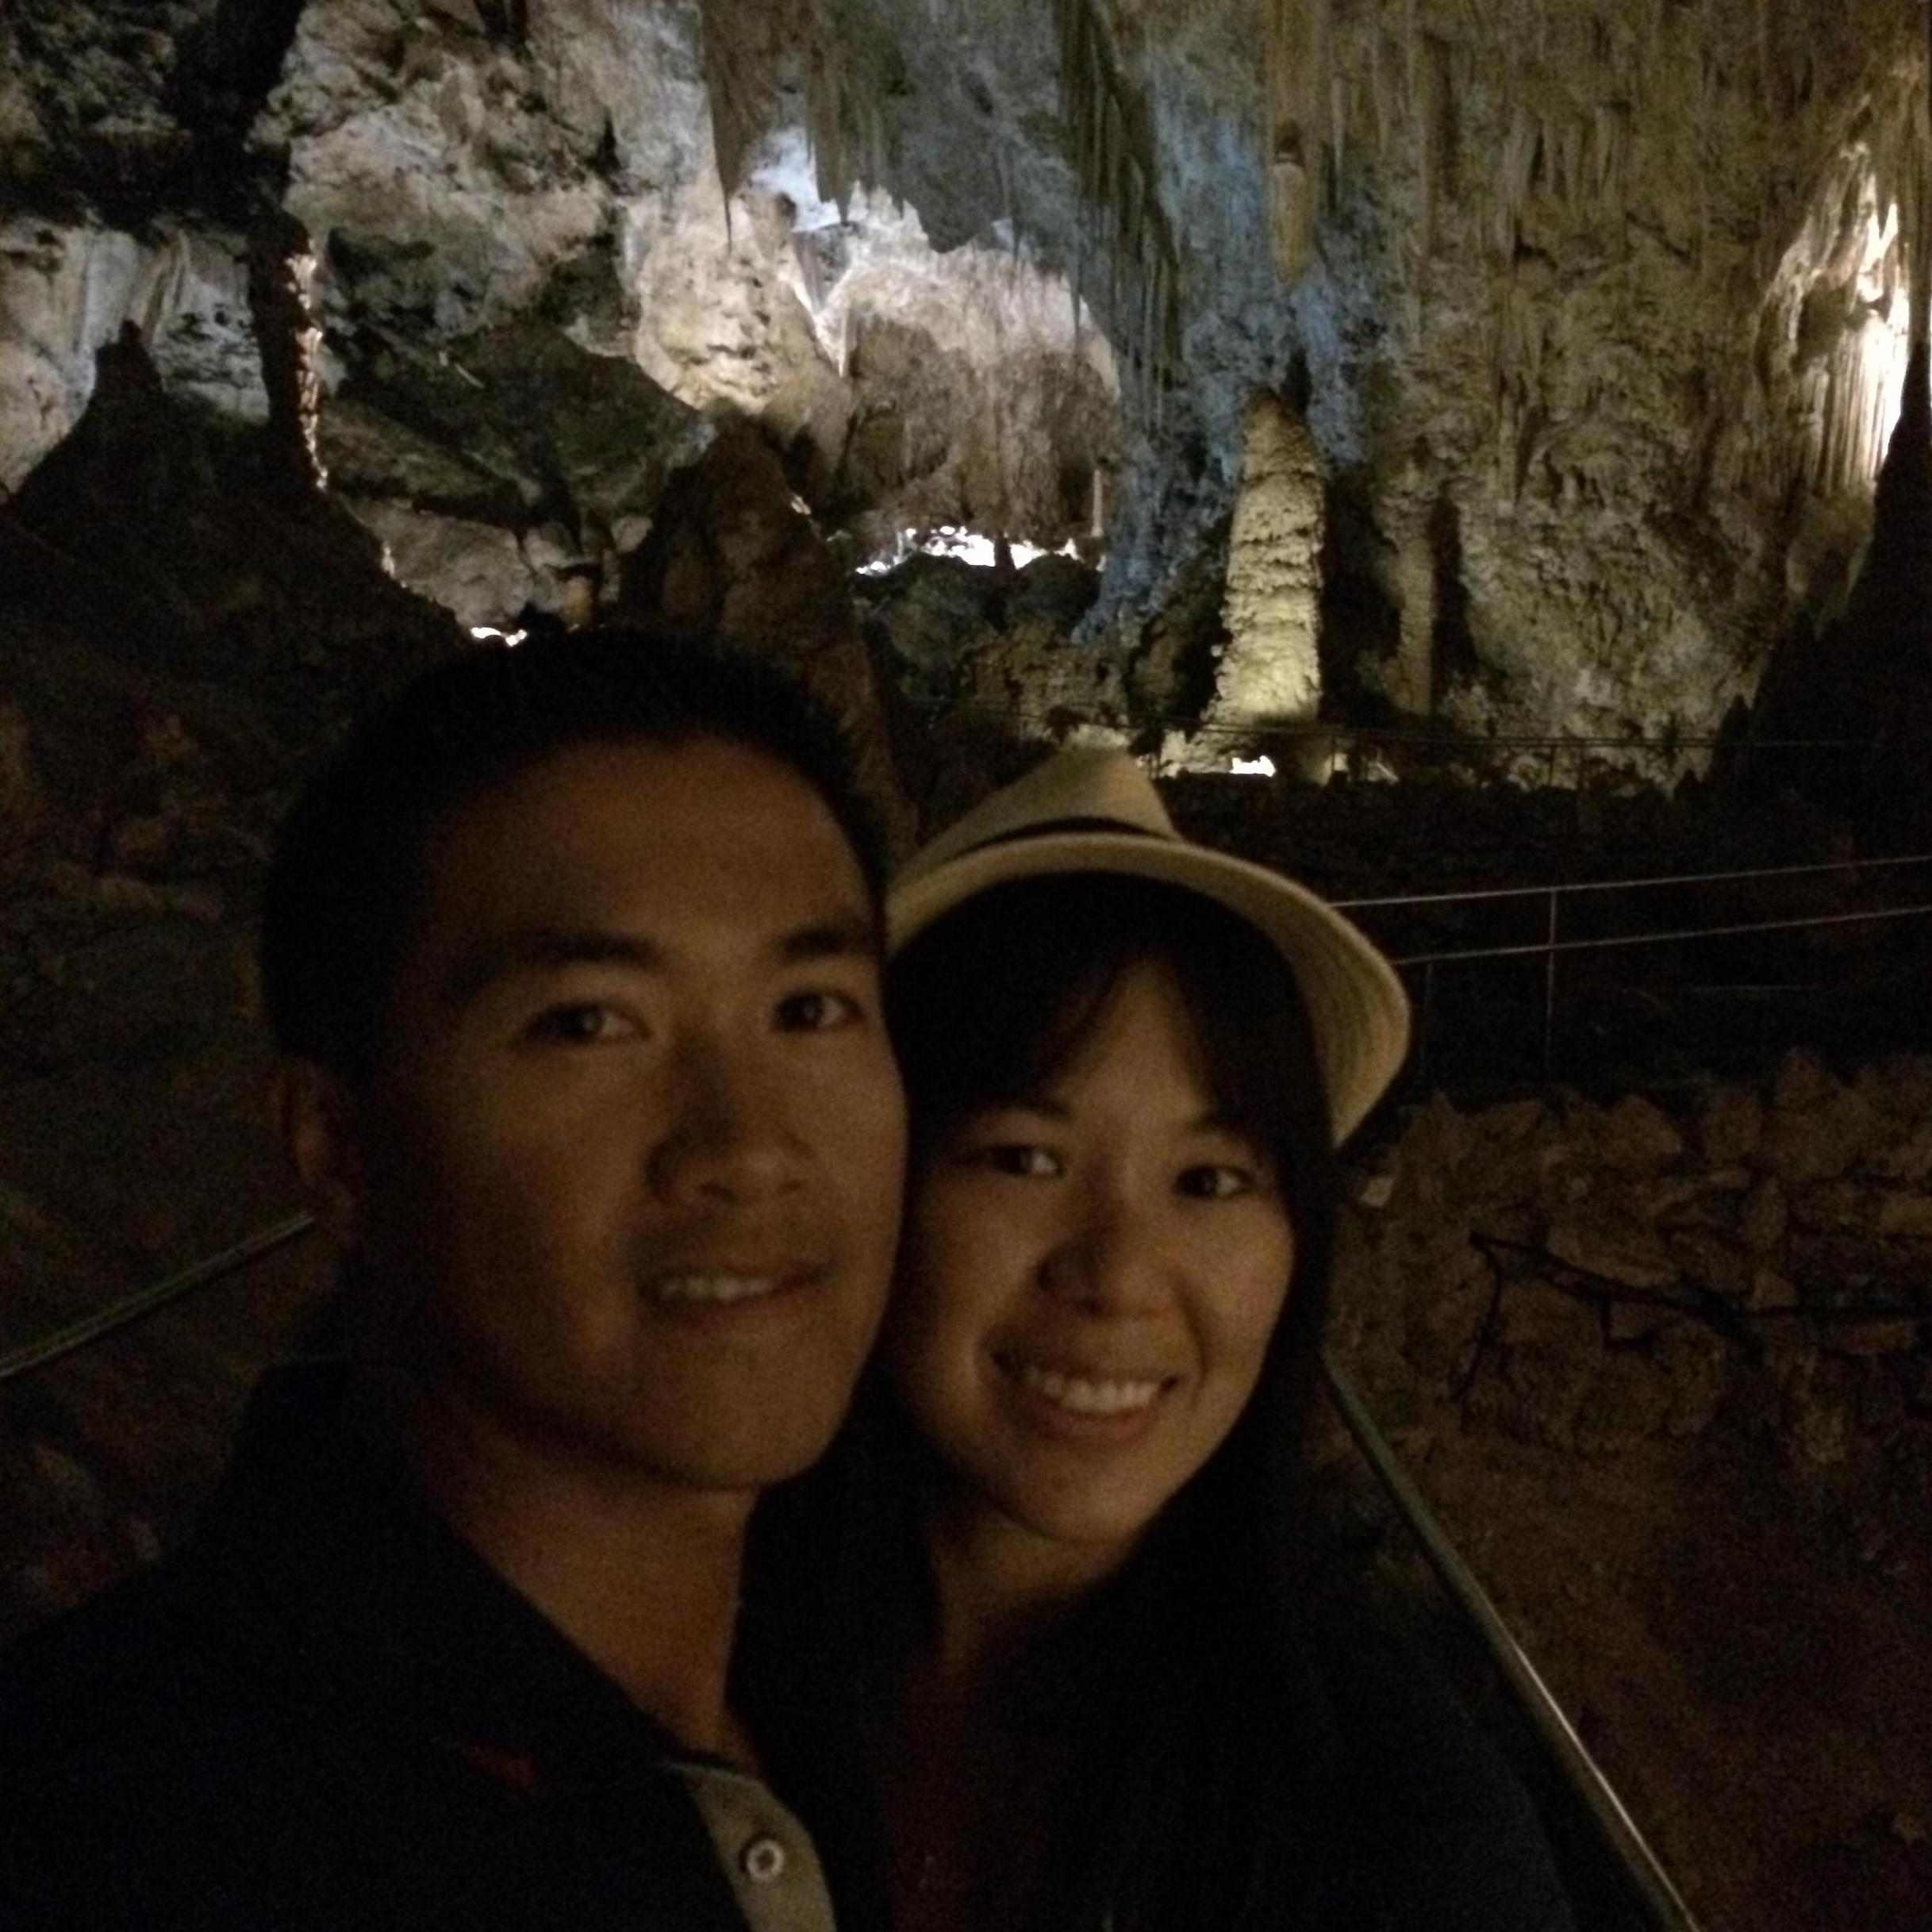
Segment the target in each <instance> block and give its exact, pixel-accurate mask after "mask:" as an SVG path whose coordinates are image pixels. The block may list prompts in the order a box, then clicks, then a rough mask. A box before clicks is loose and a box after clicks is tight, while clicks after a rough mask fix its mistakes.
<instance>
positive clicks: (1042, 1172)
mask: <svg viewBox="0 0 1932 1932" xmlns="http://www.w3.org/2000/svg"><path fill="white" fill-rule="evenodd" d="M977 1158H978V1160H979V1161H980V1162H981V1164H983V1165H984V1166H988V1167H990V1168H991V1169H992V1170H993V1172H994V1173H1001V1174H1012V1175H1014V1176H1016V1177H1017V1178H1019V1179H1020V1180H1023V1181H1050V1180H1051V1179H1052V1178H1053V1177H1054V1175H1055V1174H1057V1173H1059V1171H1060V1163H1059V1162H1058V1159H1056V1158H1054V1154H1053V1153H1052V1151H1051V1149H1049V1148H1046V1147H1035V1146H1034V1145H1033V1144H1032V1143H1031V1142H1029V1141H1003V1142H999V1143H996V1144H994V1145H993V1146H992V1147H981V1149H980V1150H978V1157H977Z"/></svg>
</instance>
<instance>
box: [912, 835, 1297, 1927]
mask: <svg viewBox="0 0 1932 1932" xmlns="http://www.w3.org/2000/svg"><path fill="white" fill-rule="evenodd" d="M1143 962H1156V963H1158V964H1159V965H1161V966H1163V967H1165V968H1166V970H1167V971H1168V972H1169V973H1170V974H1171V975H1172V977H1173V983H1174V985H1175V986H1176V987H1177V990H1178V993H1179V997H1180V999H1181V1004H1182V1006H1183V1008H1185V1012H1186V1013H1187V1015H1188V1016H1189V1020H1190V1022H1191V1024H1192V1027H1193V1032H1194V1035H1195V1039H1196V1043H1197V1045H1198V1047H1199V1051H1200V1059H1201V1065H1202V1070H1203V1073H1204V1077H1205V1080H1206V1082H1207V1085H1208V1089H1209V1090H1210V1093H1211V1095H1212V1099H1213V1100H1214V1102H1215V1104H1216V1108H1217V1109H1218V1110H1219V1111H1220V1112H1221V1113H1222V1114H1223V1115H1224V1116H1226V1117H1227V1119H1228V1120H1230V1121H1231V1123H1233V1124H1234V1125H1235V1127H1237V1128H1238V1129H1239V1131H1241V1132H1243V1134H1244V1135H1246V1137H1247V1138H1248V1139H1250V1141H1251V1142H1252V1143H1254V1146H1255V1148H1256V1150H1257V1151H1258V1152H1259V1153H1262V1154H1264V1155H1265V1156H1266V1157H1267V1158H1269V1160H1270V1161H1271V1162H1273V1166H1274V1169H1275V1172H1276V1174H1277V1179H1278V1182H1279V1185H1280V1186H1281V1189H1282V1191H1283V1195H1284V1198H1285V1202H1286V1204H1287V1207H1288V1211H1289V1216H1290V1219H1291V1221H1292V1226H1293V1230H1294V1238H1295V1261H1294V1274H1293V1280H1292V1285H1291V1289H1290V1292H1289V1296H1288V1300H1287V1302H1286V1304H1285V1307H1284V1309H1283V1312H1282V1315H1281V1319H1280V1320H1279V1321H1278V1322H1277V1324H1276V1327H1275V1331H1274V1334H1273V1337H1272V1339H1271V1340H1270V1342H1269V1348H1268V1353H1267V1356H1266V1362H1265V1363H1264V1366H1263V1369H1262V1375H1261V1378H1260V1381H1259V1382H1258V1385H1257V1387H1256V1390H1255V1392H1254V1396H1253V1397H1252V1398H1251V1400H1250V1402H1249V1404H1248V1406H1247V1408H1246V1411H1245V1412H1243V1415H1242V1416H1241V1418H1240V1419H1239V1422H1238V1423H1236V1425H1235V1428H1234V1430H1233V1431H1232V1432H1231V1434H1230V1435H1229V1436H1228V1437H1227V1440H1226V1441H1225V1442H1223V1444H1222V1445H1221V1446H1220V1449H1219V1450H1216V1453H1215V1454H1214V1455H1213V1456H1212V1458H1210V1460H1209V1461H1208V1464H1207V1465H1206V1466H1205V1467H1204V1468H1203V1469H1201V1470H1200V1473H1198V1474H1197V1475H1196V1477H1194V1478H1193V1481H1191V1482H1190V1483H1189V1485H1187V1486H1186V1488H1185V1489H1183V1490H1182V1491H1181V1493H1180V1494H1179V1495H1178V1496H1177V1497H1176V1498H1175V1499H1174V1500H1173V1502H1171V1503H1170V1504H1169V1505H1168V1507H1167V1508H1166V1511H1163V1513H1162V1518H1161V1519H1160V1521H1159V1522H1158V1523H1157V1524H1156V1526H1155V1527H1154V1530H1153V1531H1152V1532H1151V1533H1150V1535H1149V1536H1148V1538H1147V1539H1146V1541H1145V1542H1143V1545H1142V1546H1141V1548H1140V1550H1139V1551H1138V1552H1137V1553H1136V1554H1135V1558H1133V1559H1132V1561H1131V1562H1130V1563H1129V1564H1128V1565H1127V1568H1126V1569H1125V1571H1124V1572H1123V1573H1122V1574H1121V1575H1120V1576H1119V1577H1116V1578H1115V1579H1114V1580H1112V1581H1111V1582H1110V1583H1109V1584H1108V1586H1107V1587H1106V1588H1104V1590H1103V1591H1102V1592H1100V1593H1099V1596H1097V1599H1096V1600H1095V1601H1094V1602H1093V1604H1090V1605H1089V1606H1088V1607H1086V1608H1085V1610H1084V1611H1082V1613H1081V1615H1079V1616H1078V1617H1077V1619H1075V1620H1074V1623H1071V1624H1070V1625H1069V1626H1067V1627H1064V1628H1062V1629H1061V1630H1058V1631H1057V1632H1056V1633H1055V1634H1054V1635H1053V1637H1052V1638H1050V1639H1048V1640H1047V1642H1046V1644H1045V1645H1044V1646H1043V1650H1042V1652H1041V1654H1039V1655H1038V1656H1036V1657H1034V1658H1032V1659H1031V1660H1029V1661H1027V1663H1026V1664H1024V1665H1023V1666H1022V1669H1023V1673H1024V1676H1025V1677H1026V1678H1027V1680H1028V1681H1029V1682H1031V1683H1033V1684H1036V1685H1039V1686H1058V1687H1071V1688H1070V1694H1071V1696H1072V1697H1073V1700H1074V1707H1073V1708H1070V1709H1068V1710H1067V1711H1066V1717H1067V1719H1068V1720H1069V1724H1068V1729H1069V1732H1070V1737H1071V1740H1072V1748H1073V1750H1074V1753H1075V1757H1076V1765H1075V1769H1074V1775H1073V1776H1072V1777H1071V1778H1070V1781H1069V1784H1068V1790H1069V1792H1070V1807H1071V1815H1069V1816H1068V1817H1067V1818H1066V1826H1065V1829H1064V1830H1057V1831H1056V1853H1055V1865H1056V1870H1057V1872H1061V1873H1063V1874H1064V1887H1063V1888H1062V1885H1061V1884H1060V1882H1059V1880H1058V1879H1056V1880H1055V1882H1054V1884H1053V1886H1052V1887H1051V1888H1050V1891H1049V1893H1048V1895H1047V1896H1044V1897H1043V1898H1042V1899H1041V1900H1040V1902H1039V1903H1040V1908H1041V1912H1042V1916H1043V1922H1051V1924H1053V1925H1054V1926H1061V1927H1066V1928H1082V1929H1083V1932H1099V1929H1100V1927H1102V1926H1105V1927H1107V1928H1108V1929H1109V1932H1196V1929H1198V1932H1239V1928H1243V1927H1247V1926H1262V1925H1264V1924H1265V1925H1269V1926H1274V1925H1278V1924H1280V1923H1282V1922H1284V1921H1285V1919H1286V1918H1287V1917H1288V1916H1289V1911H1288V1907H1289V1905H1290V1903H1291V1902H1292V1899H1294V1898H1295V1897H1296V1896H1297V1895H1298V1894H1299V1893H1300V1891H1301V1889H1302V1888H1303V1886H1304V1883H1305V1882H1306V1879H1307V1871H1306V1868H1305V1865H1304V1851H1305V1848H1307V1847H1308V1846H1311V1845H1315V1844H1319V1842H1320V1838H1321V1832H1322V1825H1321V1822H1320V1820H1321V1815H1322V1811H1323V1803H1324V1801H1325V1800H1326V1799H1327V1798H1328V1797H1329V1796H1330V1795H1331V1792H1332V1790H1333V1787H1334V1783H1335V1780H1334V1779H1333V1778H1332V1777H1331V1776H1330V1775H1329V1768H1328V1760H1329V1754H1330V1750H1331V1745H1330V1742H1329V1738H1328V1733H1327V1725H1326V1723H1325V1720H1324V1718H1323V1711H1322V1708H1321V1705H1320V1701H1319V1697H1318V1696H1317V1694H1316V1688H1315V1682H1314V1675H1313V1672H1312V1668H1311V1661H1310V1654H1309V1646H1308V1641H1307V1638H1306V1636H1305V1634H1304V1627H1303V1619H1304V1612H1305V1610H1306V1608H1307V1604H1308V1588H1309V1581H1310V1580H1309V1577H1308V1561H1307V1558H1306V1544H1307V1533H1306V1525H1305V1523H1304V1500H1305V1499H1304V1466H1305V1463H1306V1454H1305V1435H1306V1431H1307V1427H1308V1417H1309V1415H1310V1412H1311V1410H1312V1405H1313V1401H1314V1396H1315V1382H1316V1375H1317V1373H1318V1369H1319V1361H1318V1349H1319V1337H1320V1334H1321V1330H1322V1324H1323V1316H1324V1314H1325V1312H1326V1308H1327V1295H1328V1277H1329V1258H1330V1250H1331V1244H1332V1236H1333V1231H1334V1225H1335V1165H1334V1154H1333V1147H1332V1143H1331V1138H1330V1127H1329V1113H1328V1104H1327V1094H1326V1093H1325V1091H1324V1089H1323V1081H1322V1077H1321V1070H1320V1065H1319V1061H1318V1060H1317V1058H1316V1053H1315V1047H1314V1042H1313V1039H1312V1034H1311V1031H1310V1027H1309V1022H1308V1012H1307V1009H1306V1007H1305V1005H1304V1002H1303V1001H1302V998H1301V996H1300V991H1299V989H1298V988H1297V987H1296V983H1295V981H1294V978H1293V975H1292V973H1291V972H1290V970H1289V967H1288V966H1287V963H1286V962H1285V960H1284V958H1282V956H1281V954H1280V952H1279V951H1277V950H1276V948H1275V947H1273V946H1272V945H1271V944H1270V943H1269V942H1268V941H1267V940H1266V939H1264V938H1263V937H1262V935H1261V934H1260V933H1259V932H1258V931H1256V930H1255V928H1253V927H1252V926H1250V925H1249V924H1247V922H1246V921H1245V920H1242V919H1240V918H1239V917H1238V916H1235V914H1234V913H1232V912H1229V911H1227V910H1226V909H1225V908H1223V907H1222V906H1220V905H1218V904H1217V903H1216V902H1215V901H1212V900H1210V899H1208V898H1206V897H1204V896H1203V895H1201V894H1200V893H1193V892H1190V891H1188V890H1186V889H1183V888H1181V887H1177V886H1173V885H1165V884H1161V883H1157V882H1154V881H1149V880H1145V879H1139V878H1131V877H1125V876H1120V875H1116V874H1100V873H1093V874H1086V873H1082V874H1070V875H1057V876H1047V877H1038V878H1027V879H1024V880H1020V881H1014V882H1012V883H1010V884H1008V885H1001V886H997V887H995V888H993V889H989V890H987V891H985V892H984V893H980V894H978V895H977V896H976V897H974V898H972V899H970V900H969V901H966V903H965V904H964V905H961V906H959V907H958V908H954V910H953V911H952V912H950V913H948V914H947V915H946V916H943V918H941V919H940V920H938V921H937V922H935V924H933V925H932V926H931V928H928V930H927V931H924V932H923V933H921V934H920V935H918V936H917V938H916V939H914V940H913V941H912V943H911V944H910V945H908V947H907V948H906V950H905V952H904V953H903V954H901V957H900V958H899V960H898V961H897V963H896V964H895V965H894V966H893V970H892V971H891V974H890V976H889V981H888V989H887V1004H888V1012H889V1018H890V1021H891V1025H892V1028H893V1038H894V1041H895V1044H896V1045H897V1049H898V1051H899V1054H900V1058H901V1066H902V1067H903V1069H904V1071H905V1079H906V1086H907V1092H908V1098H909V1100H910V1104H911V1109H912V1121H913V1135H914V1143H915V1164H914V1173H915V1175H916V1173H917V1158H918V1154H919V1151H920V1150H921V1149H924V1148H929V1147H931V1146H933V1145H934V1144H935V1143H937V1142H938V1141H940V1140H942V1139H943V1138H944V1137H945V1136H946V1135H947V1133H948V1131H950V1130H951V1128H952V1127H954V1125H955V1124H956V1123H958V1121H959V1120H961V1119H962V1116H965V1115H966V1114H968V1113H969V1112H971V1111H972V1110H974V1108H978V1107H980V1106H981V1105H984V1104H989V1103H998V1102H1001V1101H1004V1100H1011V1099H1013V1098H1016V1097H1020V1096H1021V1095H1024V1094H1028V1093H1038V1092H1039V1091H1040V1090H1041V1089H1043V1087H1048V1086H1050V1085H1051V1081H1052V1078H1053V1076H1054V1074H1056V1073H1057V1072H1058V1071H1059V1070H1062V1069H1063V1068H1065V1067H1066V1066H1067V1065H1068V1064H1069V1063H1070V1062H1071V1061H1072V1060H1073V1059H1074V1058H1075V1057H1076V1056H1077V1054H1078V1053H1079V1051H1080V1050H1081V1047H1082V1046H1083V1045H1084V1044H1085V1042H1086V1041H1087V1040H1088V1039H1089V1038H1090V1037H1091V1035H1093V1031H1095V1029H1096V1028H1097V1027H1098V1026H1099V1025H1100V1024H1101V1022H1102V1020H1103V1019H1104V1016H1105V1013H1106V1012H1107V1010H1108V1004H1109V1003H1110V1001H1111V1000H1112V997H1113V995H1114V993H1115V991H1116V988H1117V987H1118V985H1119V984H1120V981H1121V979H1122V977H1123V975H1124V974H1127V972H1128V971H1129V970H1131V969H1132V968H1133V967H1135V966H1138V965H1139V964H1142V963H1143ZM912 1292H917V1291H916V1286H915V1287H914V1288H913V1289H912ZM1056 1701H1057V1698H1056Z"/></svg>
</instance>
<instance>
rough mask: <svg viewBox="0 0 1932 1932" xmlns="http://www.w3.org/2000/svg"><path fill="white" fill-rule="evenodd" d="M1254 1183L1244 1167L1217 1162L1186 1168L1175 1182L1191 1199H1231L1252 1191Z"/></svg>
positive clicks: (1180, 1190) (1181, 1191) (1253, 1178)
mask: <svg viewBox="0 0 1932 1932" xmlns="http://www.w3.org/2000/svg"><path fill="white" fill-rule="evenodd" d="M1175 1185H1176V1187H1177V1189H1178V1190H1179V1192H1180V1193H1183V1194H1185V1195H1186V1196H1188V1197H1189V1200H1234V1199H1235V1197H1236V1196H1238V1195H1242V1194H1251V1193H1254V1188H1255V1185H1256V1183H1255V1177H1254V1175H1253V1174H1251V1173H1249V1172H1248V1171H1247V1170H1246V1169H1245V1168H1241V1167H1229V1166H1223V1164H1222V1163H1220V1162H1205V1163H1204V1164H1203V1165H1202V1166H1199V1167H1189V1168H1186V1169H1185V1170H1183V1171H1182V1173H1181V1177H1180V1178H1179V1180H1178V1181H1177V1182H1176V1183H1175Z"/></svg>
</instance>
